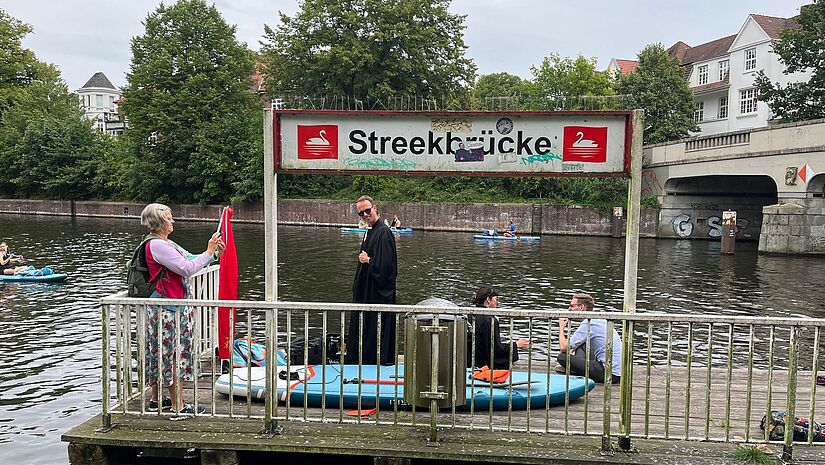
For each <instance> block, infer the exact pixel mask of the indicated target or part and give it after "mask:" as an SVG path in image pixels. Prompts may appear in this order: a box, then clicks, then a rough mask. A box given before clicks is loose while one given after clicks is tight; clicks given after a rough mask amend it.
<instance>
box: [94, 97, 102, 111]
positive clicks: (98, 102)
mask: <svg viewBox="0 0 825 465" xmlns="http://www.w3.org/2000/svg"><path fill="white" fill-rule="evenodd" d="M95 106H97V107H98V108H103V96H102V95H100V94H96V95H95Z"/></svg>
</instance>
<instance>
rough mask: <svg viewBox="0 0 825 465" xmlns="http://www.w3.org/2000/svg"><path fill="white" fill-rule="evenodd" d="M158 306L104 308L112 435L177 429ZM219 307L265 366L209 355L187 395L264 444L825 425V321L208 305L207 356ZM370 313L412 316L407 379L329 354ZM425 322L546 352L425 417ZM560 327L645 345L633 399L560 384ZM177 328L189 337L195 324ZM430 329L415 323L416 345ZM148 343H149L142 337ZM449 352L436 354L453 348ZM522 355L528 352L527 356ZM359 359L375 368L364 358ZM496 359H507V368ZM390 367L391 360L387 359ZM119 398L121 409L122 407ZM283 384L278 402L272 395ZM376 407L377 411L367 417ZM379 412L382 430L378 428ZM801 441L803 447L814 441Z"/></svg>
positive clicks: (720, 434) (725, 434)
mask: <svg viewBox="0 0 825 465" xmlns="http://www.w3.org/2000/svg"><path fill="white" fill-rule="evenodd" d="M162 301H163V303H164V305H174V306H185V305H190V306H191V305H192V303H193V302H192V301H187V300H171V299H163V300H162ZM159 302H160V300H159V299H128V298H125V297H122V296H120V295H116V296H112V297H107V298H104V299H102V301H101V303H102V315H101V316H102V322H103V331H104V338H103V370H104V373H103V380H104V382H103V423H104V427H109V426H111V415H112V414H130V415H173V414H172V413H167V412H163V411H158V412H154V413H149V412H147V411H146V408H145V406H146V404H147V402H148V398H147V395H148V393H147V388H146V382H145V373H144V365H145V358H146V340H145V337H146V330H145V329H144V326H145V324H146V312H147V309H148V308H149V306H151V305H156V304H157V303H159ZM218 305H221V306H226V307H232V308H236V309H237V312H238V313H237V318H235V317H233V318H232V321H231V322H230V326H231V328H232V330H231V332H232V334H236V336H235V338H237V339H242V338H245V339H246V340H247V341H257V342H258V343H260V344H261V345H262V346H263V347H265V349H266V358H265V362H266V363H265V368H253V367H252V366H251V364H247V366H237V367H231V368H230V371H229V373H227V374H223V376H222V375H221V373H219V372H218V371H217V370H216V369H215V367H217V366H219V361H218V360H216V359H215V352H214V350H210V351H206V352H201V353H195V354H194V355H193V360H192V363H193V365H195V366H197V367H201V368H203V367H208V368H207V369H204V370H203V373H201V374H200V376H197V377H195V378H194V380H193V381H192V382H189V383H184V385H185V387H186V397H187V398H189V399H192V400H193V401H194V403H195V405H196V406H198V405H205V406H208V413H206V414H205V415H206V416H209V417H215V418H223V417H241V418H249V419H257V420H261V421H262V422H263V425H264V430H265V431H269V432H272V433H277V431H278V430H279V422H284V421H300V422H310V421H320V422H340V423H357V424H373V425H377V426H378V427H381V426H385V425H386V426H392V427H397V426H405V425H411V426H416V425H417V426H424V425H426V424H429V426H430V427H431V431H432V435H434V434H435V429H436V428H437V427H442V428H444V427H446V428H454V429H470V430H472V429H486V430H506V431H523V432H543V433H561V434H579V435H590V436H600V437H601V439H602V448H603V450H604V451H605V452H610V450H611V449H612V448H611V441H612V440H615V439H618V440H619V446H620V447H622V448H629V447H630V440H631V438H664V439H682V440H703V441H723V442H770V441H775V440H777V439H778V437H777V436H776V435H775V434H776V432H775V431H774V434H770V433H771V431H770V429H771V428H770V425H768V426H769V427H768V428H765V429H764V430H762V431H760V419H762V418H763V417H765V418H766V419H767V420H766V421H768V423H770V419H771V418H772V417H771V412H772V411H774V410H784V411H785V412H786V414H787V418H790V419H793V418H794V415H795V414H796V413H799V414H800V416H805V417H807V419H808V420H809V421H810V422H811V424H812V423H813V421H815V420H816V419H817V418H823V417H824V416H825V411H823V408H824V407H823V405H825V402H823V399H821V397H822V393H821V392H820V393H819V395H818V393H817V384H816V381H817V375H818V372H819V367H818V363H819V350H820V346H821V344H822V341H821V330H822V328H823V327H824V326H825V319H808V318H767V317H766V318H763V317H744V316H721V315H682V314H679V315H674V314H653V313H650V314H648V313H641V314H622V313H612V312H611V313H603V312H570V311H523V310H505V309H487V308H444V307H425V306H401V305H392V306H378V305H359V304H340V303H307V302H262V301H261V302H255V301H220V302H219V301H216V300H203V301H198V302H197V307H196V308H197V309H198V310H199V311H197V312H193V314H194V318H195V321H194V323H193V328H192V330H193V333H192V334H193V335H194V336H193V337H194V338H195V344H196V346H197V345H198V344H202V341H201V339H209V340H212V341H214V340H217V335H216V329H215V328H216V327H217V326H216V325H214V324H211V323H210V322H214V321H215V318H216V316H217V306H218ZM369 311H380V312H384V313H385V314H394V315H395V316H396V317H397V318H396V320H395V323H394V324H395V325H396V326H395V330H396V331H395V334H396V338H395V347H396V349H395V352H394V362H395V365H394V366H390V367H389V368H384V369H381V368H380V367H378V366H376V365H368V364H358V365H357V367H353V368H351V369H350V368H346V367H345V363H344V357H345V356H344V351H343V350H342V351H341V352H336V353H335V354H332V353H330V350H334V349H330V348H329V347H328V344H326V341H327V339H328V336H329V335H331V334H334V333H335V334H338V335H343V334H344V333H345V332H346V331H345V330H346V320H347V317H348V315H350V314H354V315H363V314H364V313H352V312H369ZM420 314H431V315H433V316H435V318H434V324H433V325H430V326H433V327H438V326H439V325H438V319H439V318H444V317H451V316H468V317H469V318H470V319H471V320H472V319H474V318H478V317H482V316H493V317H495V318H497V319H498V321H499V327H500V330H501V338H502V340H505V341H506V340H510V341H515V340H516V339H518V337H526V338H529V339H531V340H532V341H533V347H532V350H528V351H526V352H523V353H522V354H521V358H520V359H519V361H518V362H517V363H516V364H515V366H514V371H513V372H512V373H511V375H512V376H510V377H509V378H508V380H507V381H504V382H502V383H500V384H495V383H494V382H492V381H491V382H484V381H479V380H477V379H475V378H474V377H472V376H469V375H470V372H469V371H468V372H467V374H468V376H466V377H465V376H463V375H461V374H460V372H459V376H458V377H457V378H455V377H454V376H453V377H452V378H453V379H464V380H465V382H466V386H461V385H459V383H458V382H456V383H454V384H453V385H452V387H450V386H449V383H447V384H444V386H445V387H444V388H443V389H442V388H441V385H442V383H446V381H447V380H443V379H442V380H438V381H437V383H438V385H439V388H437V389H430V392H429V395H431V396H435V397H439V396H441V397H439V398H444V397H445V396H446V397H449V396H448V394H450V392H449V391H448V390H449V389H452V394H453V395H452V397H451V398H452V399H455V398H456V396H455V394H456V392H457V390H460V389H466V390H467V391H466V392H467V399H466V404H465V405H457V404H456V403H455V402H453V404H452V405H449V406H448V407H446V408H441V409H429V410H430V411H427V410H428V409H426V408H421V407H417V406H416V405H410V402H408V401H409V400H410V398H409V397H405V395H404V394H403V393H402V391H403V390H404V389H405V387H407V388H408V387H411V386H415V385H416V379H415V376H417V375H415V373H417V372H419V370H417V369H416V367H415V366H413V367H412V373H413V375H412V379H409V380H407V379H405V373H404V368H402V365H403V362H404V361H405V360H406V361H407V362H408V363H415V362H414V360H415V359H416V353H406V354H405V353H403V352H404V350H408V349H409V348H410V347H413V350H417V349H415V346H414V345H413V346H410V345H409V341H408V340H407V338H408V337H409V334H407V332H408V331H403V328H404V324H403V322H404V321H406V319H407V318H410V317H411V316H412V315H420ZM560 318H569V319H571V320H575V321H573V323H572V324H573V325H574V326H575V327H574V328H570V333H569V334H572V331H573V330H574V329H576V328H578V327H581V328H583V331H589V329H588V328H590V325H583V324H582V323H581V322H582V321H583V319H585V318H592V319H603V320H605V321H606V324H607V328H608V334H610V331H611V330H612V328H614V327H615V328H616V330H617V331H618V333H619V334H620V335H632V337H630V338H629V343H625V344H623V346H624V347H625V348H629V349H630V350H629V351H628V350H625V354H624V357H623V358H622V367H621V368H622V370H621V373H623V374H624V376H622V379H621V383H620V384H619V385H617V386H616V387H618V389H616V388H615V387H613V386H611V384H610V383H607V384H603V385H597V386H596V388H595V389H594V390H592V391H590V390H588V389H586V388H583V392H575V389H574V388H573V384H575V383H576V381H577V380H578V379H579V378H576V377H573V376H567V374H569V373H571V366H570V364H569V362H568V364H567V365H566V366H562V367H561V369H562V370H561V371H564V373H560V374H557V373H554V370H556V369H557V366H556V361H555V358H556V357H555V354H556V353H557V351H558V323H559V319H560ZM176 321H177V322H178V323H177V324H179V321H180V319H179V318H178V319H177V320H176ZM358 321H361V324H360V325H359V326H358V327H360V328H361V330H365V329H366V330H371V329H372V328H370V327H366V328H365V327H364V326H363V320H358ZM378 321H379V323H378V324H377V327H376V328H375V330H376V334H378V335H379V336H378V339H379V341H378V347H380V344H381V341H380V337H381V336H380V335H381V334H382V331H381V327H380V325H381V319H380V318H379V319H378ZM419 326H420V325H418V324H417V323H416V325H415V328H416V331H417V330H418V329H420V327H419ZM205 328H206V329H205ZM453 328H454V329H453V333H454V334H453V338H452V339H451V340H450V339H449V338H448V339H438V340H440V341H441V344H443V343H445V342H449V352H450V353H451V354H452V356H453V359H455V358H456V356H457V355H458V354H459V353H460V352H462V351H464V352H465V353H466V355H467V359H468V360H469V362H470V363H469V364H470V365H476V363H475V361H476V360H475V358H476V347H475V344H476V342H475V341H477V337H476V329H475V327H474V326H472V325H471V326H470V329H469V331H468V334H467V339H468V340H469V341H471V343H470V344H469V346H468V347H462V345H461V344H460V343H458V342H456V341H457V340H460V339H461V338H459V337H455V336H456V335H455V331H456V330H455V326H454V327H453ZM178 329H180V326H178ZM439 332H440V333H444V332H445V331H444V330H443V329H442V330H439V329H438V328H436V330H434V331H433V334H438V333H439ZM133 335H134V336H135V337H136V340H133V339H132V336H133ZM516 335H518V337H516ZM298 336H301V337H303V339H304V341H311V340H312V338H318V340H319V341H321V343H320V344H318V345H320V347H319V348H318V350H319V352H320V354H314V355H316V356H318V355H319V356H320V361H321V362H322V363H319V361H318V360H311V356H312V355H313V354H312V353H311V351H310V348H311V345H312V344H310V343H309V342H307V343H305V344H304V345H303V347H302V348H301V349H299V348H298V346H295V347H291V345H292V344H291V343H292V342H293V341H294V339H295V338H296V337H298ZM586 336H587V337H586V339H590V336H591V334H590V333H589V332H588V333H587V335H586ZM490 337H491V341H490V342H491V343H492V342H494V341H493V335H492V334H491V335H490ZM436 339H437V338H434V344H433V345H437V344H438V342H437V340H436ZM233 343H234V339H233ZM359 344H360V342H359ZM199 347H200V346H199ZM246 347H249V346H248V345H247V346H246ZM360 347H361V346H360V345H359V348H360ZM405 348H406V349H405ZM422 349H424V350H426V349H427V348H426V347H422ZM433 349H434V352H433V353H438V349H437V348H436V347H433ZM246 350H247V353H246V354H245V355H246V358H248V359H251V358H253V357H251V356H252V354H251V349H246ZM509 350H510V351H512V350H514V349H513V347H512V344H511V345H510V349H509ZM580 350H585V351H587V356H586V357H585V358H586V359H588V360H589V359H590V357H589V355H590V353H589V351H590V346H588V345H585V346H584V347H583V348H582V349H580ZM615 350H622V348H621V347H614V344H613V342H612V338H610V337H608V338H606V348H605V351H606V355H605V366H604V369H605V373H606V374H607V376H606V378H607V379H609V378H610V376H609V374H610V373H611V368H612V367H611V360H612V357H611V354H612V353H613V351H615ZM176 352H177V351H176ZM359 353H360V354H362V355H361V356H362V357H363V356H364V353H363V352H361V351H360V350H359ZM204 354H207V355H204ZM279 354H280V355H279ZM177 355H178V354H177V353H176V357H175V360H176V361H177V360H179V358H178V357H177ZM241 355H244V354H243V353H241ZM490 355H491V357H490V358H491V359H493V355H494V354H493V353H491V354H490ZM376 356H380V349H377V353H376ZM433 358H434V359H436V360H435V364H436V365H437V363H446V361H447V359H444V358H442V357H433ZM439 358H440V360H437V359H439ZM459 358H460V357H459ZM448 359H449V358H448ZM359 360H363V359H362V358H359ZM568 360H569V359H568ZM296 362H297V363H296ZM589 363H592V362H589ZM492 368H495V367H492ZM437 369H438V368H437V367H436V368H434V370H437ZM450 369H451V370H464V369H465V368H464V367H463V366H453V367H451V368H450ZM585 369H586V370H589V369H590V367H589V366H588V367H586V368H585ZM348 370H357V375H354V376H353V377H352V378H347V377H346V376H350V375H349V373H351V371H348ZM262 372H263V373H264V374H262ZM425 372H426V376H430V375H431V374H432V372H431V371H430V370H425V371H424V372H421V373H425ZM518 372H525V375H524V376H526V378H525V379H521V378H518V376H521V375H519V373H518ZM345 373H347V374H345ZM450 373H451V374H455V373H456V371H451V372H450ZM258 375H260V376H261V377H262V380H260V384H261V385H260V386H255V383H254V382H252V381H250V382H246V381H245V380H252V379H253V378H254V377H255V376H258ZM517 375H518V376H517ZM219 379H220V380H224V381H223V390H224V391H225V392H234V393H235V395H234V396H228V395H224V394H221V393H220V392H219V389H218V388H219V387H220V386H219V385H220V384H221V383H218V384H217V385H216V383H217V382H218V380H219ZM278 380H280V382H278ZM353 385H354V387H351V386H353ZM112 386H114V394H115V395H114V396H111V397H110V393H111V390H112ZM269 386H277V389H276V390H272V389H268V388H269ZM319 386H320V388H319ZM348 386H350V387H348ZM585 386H586V384H585ZM263 387H266V388H267V389H263ZM444 389H447V391H445V390H444ZM408 390H409V391H410V392H412V390H411V389H409V388H408ZM311 391H312V392H311ZM345 391H346V392H347V393H350V394H352V398H351V400H344V396H343V394H342V393H344V392H345ZM820 391H821V390H820ZM554 393H555V394H554ZM417 394H418V395H422V396H423V395H424V394H426V393H417ZM551 394H554V395H555V397H554V396H552V395H551ZM496 395H498V396H503V397H501V398H502V399H503V400H502V401H501V402H500V403H495V402H494V400H493V399H494V397H495V396H496ZM559 396H560V397H559ZM111 400H114V403H111ZM260 400H263V402H260ZM494 404H495V405H494ZM620 406H623V408H620ZM368 409H374V410H370V411H369V412H366V410H368ZM425 412H426V413H425ZM365 413H369V416H363V415H364V414H365ZM350 415H353V416H350ZM424 418H427V420H426V421H425V420H424ZM799 434H800V433H797V438H796V440H797V441H799V440H800V439H801V438H800V437H799ZM804 434H805V439H804V441H803V442H807V443H812V442H813V440H814V431H813V428H810V429H809V430H807V431H805V433H804ZM783 440H784V455H785V456H786V457H790V456H791V454H792V448H793V443H794V428H786V432H785V435H784V438H783Z"/></svg>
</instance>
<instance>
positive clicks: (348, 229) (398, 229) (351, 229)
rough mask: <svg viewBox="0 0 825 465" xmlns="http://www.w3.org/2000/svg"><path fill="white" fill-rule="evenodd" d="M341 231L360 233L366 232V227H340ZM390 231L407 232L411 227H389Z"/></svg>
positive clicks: (410, 230) (410, 231) (409, 231)
mask: <svg viewBox="0 0 825 465" xmlns="http://www.w3.org/2000/svg"><path fill="white" fill-rule="evenodd" d="M341 231H343V232H354V233H362V232H367V228H341ZM390 231H392V232H394V233H399V234H409V233H412V232H413V230H412V228H390Z"/></svg>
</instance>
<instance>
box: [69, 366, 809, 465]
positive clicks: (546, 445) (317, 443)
mask: <svg viewBox="0 0 825 465" xmlns="http://www.w3.org/2000/svg"><path fill="white" fill-rule="evenodd" d="M518 368H520V369H524V367H517V369H518ZM534 370H535V367H534ZM634 370H635V371H634V383H633V416H632V422H631V436H632V437H633V439H632V445H633V448H634V452H620V451H618V449H617V451H616V452H615V453H614V455H612V456H605V455H602V453H601V451H600V449H601V443H602V442H601V441H602V438H601V434H602V427H603V420H604V386H602V385H597V387H596V388H595V389H594V390H593V391H591V392H590V393H589V394H588V396H587V398H586V399H585V398H581V399H577V400H575V401H571V402H570V404H569V405H568V406H567V407H565V406H563V405H562V406H554V407H551V408H550V409H543V408H542V409H533V410H530V411H529V412H527V411H521V410H520V411H513V412H509V413H508V412H507V411H503V412H501V411H499V412H494V414H493V415H492V416H489V415H488V412H487V411H486V410H484V411H475V412H473V413H472V414H470V413H469V412H457V413H455V414H454V415H453V414H452V412H450V411H449V410H447V411H442V412H440V413H439V415H438V424H439V431H438V442H437V443H436V444H433V443H430V442H429V441H428V437H429V429H428V426H429V421H430V415H429V412H427V411H418V412H410V411H398V412H395V411H392V410H386V409H384V410H381V411H379V412H378V414H377V415H373V416H370V417H364V418H353V417H349V416H346V415H343V414H344V413H345V412H343V411H341V410H339V409H338V408H337V407H336V408H328V409H327V410H326V412H323V416H324V418H323V421H321V419H322V412H321V410H320V409H317V408H310V409H308V410H307V411H306V412H304V410H303V408H302V407H301V406H291V407H290V409H289V416H288V418H286V415H287V411H286V407H285V406H284V405H283V404H281V405H279V406H278V418H279V422H278V424H279V426H282V427H283V432H282V434H280V435H274V436H270V435H265V434H261V433H260V430H261V427H262V426H263V421H262V420H261V417H263V413H264V411H263V406H264V404H263V402H260V401H253V403H252V404H249V405H247V403H246V399H245V398H237V397H236V398H234V399H233V401H232V409H231V412H230V403H229V400H228V397H226V396H223V395H220V394H218V395H217V397H216V398H215V412H214V413H215V415H217V416H215V417H213V416H202V417H198V418H189V419H186V420H181V421H170V419H169V416H168V415H166V414H164V415H157V414H150V413H147V414H145V415H139V414H133V413H127V414H122V413H113V415H112V422H113V424H115V425H116V426H115V427H114V428H113V429H111V430H110V431H108V432H100V431H97V429H98V428H99V427H100V424H101V420H100V418H99V417H96V418H94V419H92V420H89V421H88V422H86V423H84V424H83V425H80V426H78V427H76V428H74V429H72V430H71V431H69V432H67V433H66V434H64V435H63V440H64V441H66V442H69V443H70V458H71V456H72V452H71V451H74V452H73V453H74V456H75V459H74V461H71V463H72V465H80V464H83V465H86V464H92V463H94V464H96V465H98V464H103V463H123V462H122V461H118V459H116V458H114V457H115V456H118V454H120V453H124V452H123V451H124V450H128V451H132V452H134V451H137V450H154V451H169V450H178V451H182V450H186V449H190V448H192V449H196V450H199V451H207V452H204V453H203V454H204V457H207V458H204V459H203V460H204V462H203V463H221V464H231V463H253V462H254V463H259V461H256V460H257V459H255V460H253V459H251V458H250V457H261V456H269V455H270V454H305V455H304V456H303V457H305V458H306V460H304V459H302V461H303V462H305V463H313V462H312V460H315V459H316V458H317V459H318V460H320V461H319V463H325V464H332V463H355V462H353V460H356V457H360V460H367V461H368V462H369V463H372V462H371V461H372V460H374V461H375V462H376V463H410V462H409V460H412V461H416V460H420V459H427V460H449V461H473V462H483V463H498V464H501V463H525V464H526V463H536V464H538V463H554V462H564V463H606V462H610V463H627V464H641V463H664V464H667V463H688V464H704V463H714V464H718V463H723V464H724V463H741V462H737V461H736V459H734V458H733V453H734V451H735V450H736V448H737V447H739V444H740V443H741V441H742V440H743V439H744V438H746V437H747V438H750V440H751V441H754V442H758V441H760V440H761V438H762V434H763V433H762V430H761V429H760V426H759V423H760V420H761V419H762V417H763V416H764V415H765V413H766V412H767V411H768V409H769V407H768V398H769V395H770V402H771V405H770V408H771V409H773V410H785V408H786V395H787V392H786V391H787V372H786V371H780V370H775V371H774V372H773V374H772V376H773V382H772V383H771V384H770V386H771V387H772V389H771V390H769V389H768V387H769V384H768V372H767V371H763V370H759V371H754V373H753V377H752V379H751V390H750V391H748V374H747V370H744V369H736V370H733V371H732V375H731V379H732V382H731V383H730V393H729V395H728V389H727V388H728V382H727V369H726V368H720V369H718V370H717V369H716V368H714V370H713V371H712V372H711V377H710V378H711V379H710V383H709V386H710V389H709V390H708V389H706V385H707V378H708V371H707V368H694V369H692V370H691V371H690V373H688V371H687V369H685V368H677V367H672V368H671V369H670V376H669V377H670V394H669V395H668V392H667V389H666V387H667V379H668V375H667V369H666V367H652V369H651V373H650V382H649V388H648V386H647V384H648V383H647V380H646V376H645V375H646V373H645V370H646V368H645V367H639V366H634ZM688 376H689V377H690V385H689V386H688ZM811 384H812V383H811V373H809V372H800V373H799V378H798V388H797V390H796V396H797V404H796V415H797V416H804V417H807V416H808V414H809V408H810V400H811V387H812V386H811ZM388 389H389V390H391V389H392V388H391V387H388ZM648 389H649V395H646V394H647V392H648ZM198 390H199V396H198V398H199V402H201V403H202V404H203V405H205V406H208V407H211V403H212V402H211V392H212V391H211V386H210V383H209V380H208V378H201V379H200V380H199V389H198ZM612 391H613V392H612V396H611V402H610V421H611V428H610V430H611V439H612V443H613V444H614V446H615V444H616V440H617V435H618V431H619V429H618V424H619V404H618V398H619V386H618V385H613V386H612ZM388 392H391V391H388ZM192 394H193V393H192V392H191V387H190V389H189V391H188V392H187V393H186V397H187V399H191V398H192ZM688 397H689V399H690V404H689V408H686V406H687V399H688ZM749 397H750V407H749V408H748V405H749V402H748V398H749ZM728 398H729V399H730V400H728ZM708 401H709V403H708ZM139 402H140V401H139V400H134V401H132V402H130V403H129V405H128V408H129V410H132V411H138V410H139V409H140V405H139ZM708 405H710V409H708ZM585 410H586V415H585ZM728 410H729V413H728ZM646 412H647V415H646ZM685 412H687V417H686V416H685ZM708 412H709V415H708ZM748 413H749V417H748ZM248 414H251V416H252V417H253V418H246V417H247V416H248ZM230 415H231V417H230ZM342 416H343V418H344V420H343V422H341V421H340V420H339V418H340V417H342ZM305 418H306V421H304V420H305ZM706 418H708V421H706ZM814 418H815V419H825V387H822V386H820V387H819V388H818V389H817V390H816V393H815V417H814ZM585 419H586V420H587V421H586V430H585ZM359 422H360V423H359ZM491 426H492V428H494V429H496V430H495V431H491V429H492V428H491ZM527 430H529V433H526V432H525V431H527ZM706 437H707V438H709V439H711V440H715V441H702V440H703V439H705V438H706ZM685 438H689V439H690V440H688V441H685V440H684V439H685ZM726 438H727V441H726ZM697 440H699V441H697ZM822 446H825V444H813V445H806V444H795V445H794V448H793V456H794V461H795V462H797V463H806V462H811V463H821V462H822V456H823V455H825V449H823V448H822ZM768 447H770V448H772V449H773V450H774V451H776V452H778V453H781V451H782V444H771V445H770V446H768ZM89 448H94V449H95V450H97V451H98V452H96V453H97V454H98V455H100V454H103V455H106V454H109V456H111V457H112V459H111V460H112V461H109V462H107V461H102V462H91V461H82V460H83V459H82V457H84V456H89V454H90V452H89ZM147 448H149V449H147ZM118 451H119V452H118ZM210 451H226V452H225V453H226V454H228V455H226V456H221V455H218V456H216V455H215V454H216V453H215V452H210ZM210 454H212V455H210ZM92 455H94V454H92ZM209 457H211V458H209ZM215 457H224V458H218V459H215ZM226 457H229V458H226ZM269 459H270V460H273V461H274V460H275V459H274V458H272V456H270V457H269ZM210 460H211V461H210ZM399 460H400V461H399ZM186 463H191V462H186ZM359 463H360V462H359Z"/></svg>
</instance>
